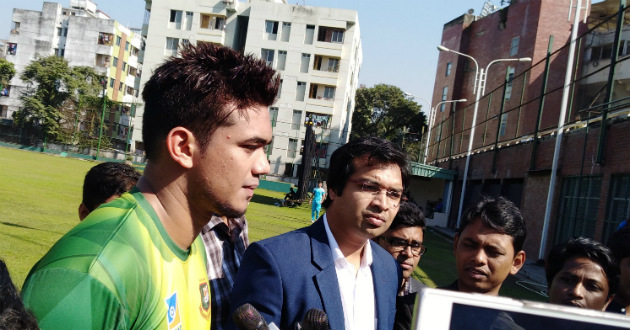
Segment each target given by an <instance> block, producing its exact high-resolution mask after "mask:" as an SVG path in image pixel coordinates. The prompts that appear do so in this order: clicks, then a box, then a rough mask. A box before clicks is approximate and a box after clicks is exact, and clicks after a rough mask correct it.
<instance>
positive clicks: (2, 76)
mask: <svg viewBox="0 0 630 330" xmlns="http://www.w3.org/2000/svg"><path fill="white" fill-rule="evenodd" d="M15 72H16V71H15V67H14V66H13V63H11V62H9V61H7V60H5V59H3V58H0V88H2V87H4V86H5V85H7V84H8V83H9V80H11V78H13V76H15Z"/></svg>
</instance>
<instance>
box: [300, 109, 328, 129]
mask: <svg viewBox="0 0 630 330" xmlns="http://www.w3.org/2000/svg"><path fill="white" fill-rule="evenodd" d="M306 117H308V118H310V119H311V121H312V122H313V126H315V127H323V128H328V127H329V126H330V118H331V116H330V115H324V114H320V113H314V112H307V113H306Z"/></svg>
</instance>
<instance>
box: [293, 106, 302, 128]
mask: <svg viewBox="0 0 630 330" xmlns="http://www.w3.org/2000/svg"><path fill="white" fill-rule="evenodd" d="M301 123H302V111H300V110H293V118H292V119H291V129H300V125H301Z"/></svg>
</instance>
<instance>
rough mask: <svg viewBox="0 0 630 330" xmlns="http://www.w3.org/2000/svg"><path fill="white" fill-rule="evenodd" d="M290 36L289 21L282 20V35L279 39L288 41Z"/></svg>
mask: <svg viewBox="0 0 630 330" xmlns="http://www.w3.org/2000/svg"><path fill="white" fill-rule="evenodd" d="M290 36H291V23H288V22H282V35H281V36H280V40H281V41H285V42H288V41H289V37H290Z"/></svg>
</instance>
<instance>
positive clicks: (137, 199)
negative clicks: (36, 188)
mask: <svg viewBox="0 0 630 330" xmlns="http://www.w3.org/2000/svg"><path fill="white" fill-rule="evenodd" d="M209 291H210V288H209V286H208V276H207V273H206V256H205V249H204V247H203V242H202V241H201V239H200V237H199V236H198V237H197V239H195V241H194V242H193V244H192V246H191V247H190V248H189V249H188V250H183V249H181V248H179V247H178V246H177V245H176V244H175V243H174V242H173V241H172V240H171V238H170V236H169V235H168V234H167V232H166V229H165V228H164V226H163V225H162V223H161V222H160V220H159V219H158V217H157V215H156V214H155V211H154V210H153V208H152V207H151V205H150V204H149V203H148V202H147V200H146V199H145V198H144V196H143V195H142V193H140V192H139V191H138V190H137V189H134V190H133V191H132V192H131V193H126V194H124V195H123V196H122V197H121V198H118V199H116V200H114V201H112V202H111V203H108V204H105V205H103V206H101V207H100V208H98V209H96V210H94V211H93V212H92V213H91V214H90V215H89V216H88V217H87V218H86V219H85V220H84V221H83V222H81V223H80V224H79V225H78V226H76V227H75V228H73V229H72V230H70V231H69V232H68V233H67V234H66V235H64V236H63V237H62V238H61V239H60V240H59V241H58V242H57V243H56V244H55V245H54V246H53V247H52V248H51V249H50V251H48V253H47V254H46V255H45V256H44V257H43V258H42V259H41V260H40V261H39V262H38V263H37V264H36V265H35V266H34V267H33V269H32V270H31V272H30V273H29V275H28V277H27V278H26V281H25V282H24V287H23V291H22V296H23V299H24V302H25V303H26V305H27V307H28V308H30V309H31V310H33V312H34V313H35V316H36V317H37V319H38V320H39V325H40V327H41V329H42V330H48V329H134V330H136V329H164V330H171V329H180V330H197V329H209V328H210V292H209Z"/></svg>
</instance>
